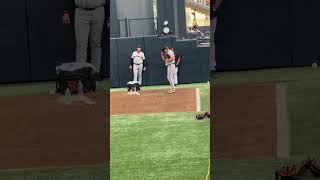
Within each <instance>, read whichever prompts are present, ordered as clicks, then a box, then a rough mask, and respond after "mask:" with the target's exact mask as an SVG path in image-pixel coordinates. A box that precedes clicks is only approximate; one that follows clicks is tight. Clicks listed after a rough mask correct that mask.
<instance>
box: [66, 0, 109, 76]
mask: <svg viewBox="0 0 320 180" xmlns="http://www.w3.org/2000/svg"><path fill="white" fill-rule="evenodd" d="M64 2H65V8H64V15H63V18H62V19H63V23H64V24H70V23H71V20H70V13H71V12H72V11H73V10H74V9H75V22H74V26H75V34H76V62H80V63H81V62H86V61H87V47H88V40H89V41H90V48H91V62H92V64H93V65H94V66H95V68H96V69H95V70H96V73H97V74H99V75H100V66H101V54H102V50H101V39H102V30H103V26H104V19H105V12H104V5H105V4H106V2H105V0H64Z"/></svg>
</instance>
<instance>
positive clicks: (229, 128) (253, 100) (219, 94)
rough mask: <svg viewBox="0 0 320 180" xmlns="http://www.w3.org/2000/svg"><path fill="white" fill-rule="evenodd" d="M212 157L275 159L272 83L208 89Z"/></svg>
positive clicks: (274, 114)
mask: <svg viewBox="0 0 320 180" xmlns="http://www.w3.org/2000/svg"><path fill="white" fill-rule="evenodd" d="M211 89H212V92H213V93H212V95H211V103H213V104H212V105H211V112H212V114H214V116H215V117H214V118H213V119H212V120H211V121H212V122H211V148H210V149H211V158H212V159H234V158H274V157H275V156H276V152H277V147H276V146H277V135H276V134H277V112H276V111H277V110H276V88H275V85H273V84H258V85H220V86H214V87H211Z"/></svg>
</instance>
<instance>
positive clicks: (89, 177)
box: [0, 165, 109, 180]
mask: <svg viewBox="0 0 320 180" xmlns="http://www.w3.org/2000/svg"><path fill="white" fill-rule="evenodd" d="M108 172H109V170H107V168H106V166H103V165H94V166H86V167H71V168H49V169H29V170H9V171H4V170H1V171H0V180H104V179H107V177H108Z"/></svg>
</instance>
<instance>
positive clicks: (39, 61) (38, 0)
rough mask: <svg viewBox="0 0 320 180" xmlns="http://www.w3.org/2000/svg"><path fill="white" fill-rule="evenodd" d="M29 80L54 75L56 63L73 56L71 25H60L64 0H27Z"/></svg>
mask: <svg viewBox="0 0 320 180" xmlns="http://www.w3.org/2000/svg"><path fill="white" fill-rule="evenodd" d="M27 8H28V22H29V39H30V64H31V80H32V81H37V80H48V79H54V78H55V77H56V75H55V67H56V65H58V64H60V63H61V62H71V61H73V60H74V54H75V48H74V47H75V44H74V43H75V41H74V31H73V25H63V24H62V15H63V1H62V0H59V1H52V0H28V6H27Z"/></svg>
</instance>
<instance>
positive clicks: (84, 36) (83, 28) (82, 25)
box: [74, 8, 90, 63]
mask: <svg viewBox="0 0 320 180" xmlns="http://www.w3.org/2000/svg"><path fill="white" fill-rule="evenodd" d="M74 26H75V35H76V62H81V63H83V62H86V61H87V48H88V37H89V31H90V18H89V17H88V14H87V12H86V11H85V10H81V9H79V8H77V9H76V12H75V22H74Z"/></svg>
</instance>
